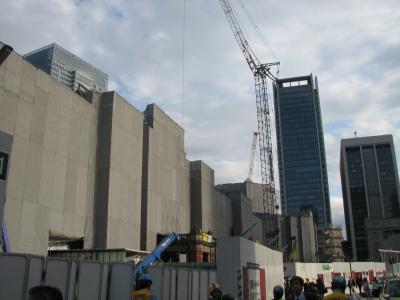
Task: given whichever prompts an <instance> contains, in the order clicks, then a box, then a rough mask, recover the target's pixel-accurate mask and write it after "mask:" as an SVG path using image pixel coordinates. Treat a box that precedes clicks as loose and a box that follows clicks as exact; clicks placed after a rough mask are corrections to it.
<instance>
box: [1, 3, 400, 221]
mask: <svg viewBox="0 0 400 300" xmlns="http://www.w3.org/2000/svg"><path fill="white" fill-rule="evenodd" d="M244 2H245V6H244V7H245V10H244V9H243V7H242V6H241V4H242V3H244ZM185 3H186V4H185ZM231 3H232V5H233V7H234V9H235V13H236V14H237V16H238V17H239V19H240V22H241V25H242V27H243V28H244V30H245V34H246V35H247V37H248V41H249V43H250V45H251V47H252V48H253V50H254V52H255V53H256V54H257V56H258V58H259V59H260V61H261V62H272V61H275V60H276V59H278V60H279V61H280V62H281V69H280V77H281V78H284V77H292V76H299V75H306V74H310V73H312V74H314V75H316V76H318V81H319V89H320V98H321V110H322V121H323V126H324V135H325V146H326V152H327V157H326V159H327V163H328V178H329V186H330V195H331V206H332V212H333V221H334V223H337V224H342V225H344V217H343V215H344V214H343V205H342V192H341V183H340V174H339V149H340V140H341V139H342V138H349V137H352V136H354V133H353V132H354V131H355V130H356V131H357V132H358V136H367V135H377V134H393V135H394V141H395V146H396V147H397V157H399V150H400V147H399V146H398V141H399V139H400V130H399V125H400V119H399V113H400V102H399V100H400V1H398V0H393V1H390V0H375V1H373V0H358V1H350V0H336V1H320V0H319V1H312V0H308V1H273V0H231ZM246 12H247V14H246ZM248 15H249V16H250V18H248ZM260 33H261V34H260ZM0 40H1V41H3V42H5V43H7V44H9V45H11V46H12V47H14V49H15V50H16V51H17V52H19V53H20V54H25V53H27V52H29V51H31V50H34V49H37V48H39V47H42V46H44V45H47V44H50V43H53V42H55V43H58V44H59V45H61V46H63V47H64V48H67V49H69V50H70V51H72V52H74V53H75V54H77V55H79V56H81V57H83V58H84V59H86V60H87V61H89V62H90V63H92V64H93V65H95V66H97V67H98V68H100V69H102V70H103V71H105V72H106V73H108V74H109V79H110V80H109V87H110V89H114V90H116V91H117V92H118V93H119V94H121V95H122V96H124V97H125V98H126V99H127V100H128V101H130V102H131V103H132V104H133V105H134V106H135V107H136V108H138V109H139V110H144V108H145V106H146V105H147V104H149V103H153V102H155V103H156V104H158V105H159V106H160V107H161V108H162V109H163V110H164V111H166V113H168V114H169V115H170V116H171V117H173V118H174V119H175V120H176V121H177V122H178V123H179V124H182V115H183V127H184V129H185V134H186V136H185V138H186V152H187V155H188V158H189V159H191V160H195V159H201V160H204V161H205V162H206V163H207V164H208V165H209V166H211V167H212V168H213V169H214V170H215V178H216V183H225V182H238V181H243V180H244V179H245V178H246V177H247V169H248V160H249V154H250V145H251V139H252V133H253V131H255V130H256V127H257V123H256V106H255V96H254V82H253V77H252V74H251V72H250V70H249V68H248V66H247V64H246V62H245V60H244V58H243V57H242V54H241V52H240V50H239V48H238V46H237V44H236V42H235V40H234V38H233V34H232V32H231V29H230V27H229V25H228V22H227V20H226V18H225V15H224V13H223V11H222V8H221V6H220V3H219V1H218V0H186V1H184V0H164V1H161V0H158V1H156V0H126V1H124V0H113V1H105V0H96V1H95V0H87V1H86V0H75V1H72V0H35V1H34V0H24V1H23V0H3V1H2V4H1V10H0ZM183 70H184V71H183ZM274 138H275V137H274ZM255 168H256V172H258V174H255V178H259V171H258V170H259V168H258V164H257V162H256V167H255ZM276 177H277V176H276Z"/></svg>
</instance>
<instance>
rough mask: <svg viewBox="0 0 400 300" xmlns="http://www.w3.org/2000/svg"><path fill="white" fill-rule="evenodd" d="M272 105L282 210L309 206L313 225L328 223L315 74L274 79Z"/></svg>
mask: <svg viewBox="0 0 400 300" xmlns="http://www.w3.org/2000/svg"><path fill="white" fill-rule="evenodd" d="M274 105H275V123H276V136H277V148H278V165H279V181H280V192H281V207H282V213H283V214H284V215H295V214H299V213H300V212H301V211H304V210H311V211H312V212H313V215H314V218H315V220H316V223H317V225H319V224H330V223H331V211H330V202H329V189H328V175H327V169H326V159H325V145H324V134H323V130H322V122H321V110H320V101H319V92H318V83H317V78H316V77H315V80H313V77H312V75H311V74H310V75H308V76H301V77H293V78H285V79H279V80H277V82H276V83H275V85H274Z"/></svg>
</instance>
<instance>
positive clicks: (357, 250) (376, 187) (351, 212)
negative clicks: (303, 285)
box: [340, 135, 400, 260]
mask: <svg viewBox="0 0 400 300" xmlns="http://www.w3.org/2000/svg"><path fill="white" fill-rule="evenodd" d="M340 174H341V180H342V190H343V200H344V209H345V219H346V230H347V238H348V240H349V241H350V243H351V247H352V255H353V260H366V259H369V258H372V257H375V254H377V250H378V249H379V247H380V246H382V242H383V239H384V238H385V239H387V238H390V236H391V233H396V230H395V229H396V228H394V227H396V226H395V224H396V222H395V220H396V218H400V202H399V179H398V174H397V164H396V156H395V152H394V144H393V137H392V136H391V135H380V136H370V137H356V138H350V139H343V140H342V141H341V151H340ZM389 220H392V221H393V222H388V221H389ZM376 223H378V224H379V225H380V226H379V230H376V228H377V226H376V225H375V224H376ZM386 225H387V226H386ZM389 225H390V226H389ZM385 226H386V227H388V228H386V229H387V230H385V228H383V227H385ZM398 226H399V225H397V232H400V228H399V227H398ZM389 227H390V228H389ZM369 231H370V232H369ZM385 231H387V232H386V233H385ZM381 233H382V234H384V235H385V236H384V237H383V236H381ZM377 234H378V235H377ZM369 244H371V245H369ZM368 248H370V250H369V249H368ZM375 250H376V251H375ZM375 252H376V253H375Z"/></svg>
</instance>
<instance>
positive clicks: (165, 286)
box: [147, 266, 216, 300]
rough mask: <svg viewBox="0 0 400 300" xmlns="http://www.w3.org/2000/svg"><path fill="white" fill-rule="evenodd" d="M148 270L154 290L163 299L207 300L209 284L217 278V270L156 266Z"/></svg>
mask: <svg viewBox="0 0 400 300" xmlns="http://www.w3.org/2000/svg"><path fill="white" fill-rule="evenodd" d="M147 272H148V273H149V274H150V275H151V277H152V280H153V288H152V290H153V292H154V293H155V294H156V295H158V296H159V297H160V299H163V300H207V299H208V295H207V288H208V285H209V284H210V283H211V282H213V281H215V280H216V271H215V270H201V269H188V268H177V267H175V268H171V267H163V266H162V267H160V266H154V267H150V268H148V270H147Z"/></svg>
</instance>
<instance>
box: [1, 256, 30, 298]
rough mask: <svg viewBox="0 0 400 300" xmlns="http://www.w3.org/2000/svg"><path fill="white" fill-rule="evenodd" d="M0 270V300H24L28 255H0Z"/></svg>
mask: <svg viewBox="0 0 400 300" xmlns="http://www.w3.org/2000/svg"><path fill="white" fill-rule="evenodd" d="M0 270H1V271H0V299H13V300H14V299H15V300H24V299H26V286H27V278H28V276H27V275H28V272H29V257H28V255H23V254H2V255H0Z"/></svg>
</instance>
